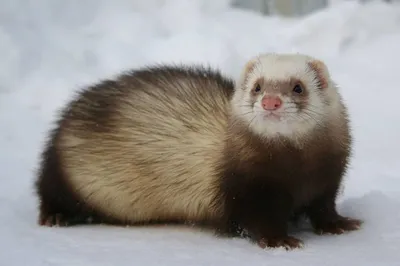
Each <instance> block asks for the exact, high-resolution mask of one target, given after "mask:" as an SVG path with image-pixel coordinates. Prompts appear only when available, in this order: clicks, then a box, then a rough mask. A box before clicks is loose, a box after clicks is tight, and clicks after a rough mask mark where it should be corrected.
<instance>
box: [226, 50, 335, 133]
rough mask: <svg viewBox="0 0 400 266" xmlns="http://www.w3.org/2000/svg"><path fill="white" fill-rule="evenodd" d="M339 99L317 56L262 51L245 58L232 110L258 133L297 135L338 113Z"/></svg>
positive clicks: (325, 69)
mask: <svg viewBox="0 0 400 266" xmlns="http://www.w3.org/2000/svg"><path fill="white" fill-rule="evenodd" d="M340 100H341V99H340V95H339V94H338V91H337V88H336V87H335V85H334V83H333V82H332V81H331V79H330V75H329V72H328V69H327V67H326V65H325V64H324V63H323V62H322V61H320V60H318V59H315V58H312V57H310V56H307V55H302V54H263V55H260V56H257V57H255V58H253V59H251V60H250V61H249V62H248V63H247V64H246V66H245V68H244V70H243V72H242V75H241V78H240V79H239V80H238V82H237V84H236V89H235V93H234V96H233V99H232V109H233V110H232V111H233V115H234V117H235V119H238V120H240V121H242V122H243V123H244V124H246V125H247V126H248V127H249V129H250V130H252V131H253V132H255V133H257V134H258V135H261V136H263V137H267V138H273V137H275V136H285V137H289V138H298V137H301V136H306V135H308V133H309V132H310V131H311V130H313V129H315V128H316V127H318V126H322V125H324V124H326V123H325V122H326V121H327V120H328V119H331V118H332V116H335V115H336V116H339V115H340V114H339V113H340V107H341V101H340Z"/></svg>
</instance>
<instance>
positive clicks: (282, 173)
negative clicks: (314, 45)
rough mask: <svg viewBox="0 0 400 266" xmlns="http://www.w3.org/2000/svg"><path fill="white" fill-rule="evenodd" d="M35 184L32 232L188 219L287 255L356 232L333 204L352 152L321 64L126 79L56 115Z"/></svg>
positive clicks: (275, 61)
mask: <svg viewBox="0 0 400 266" xmlns="http://www.w3.org/2000/svg"><path fill="white" fill-rule="evenodd" d="M55 124H56V126H55V127H54V128H53V129H52V130H51V132H50V133H49V138H48V141H47V143H46V145H45V149H44V150H43V152H42V155H41V161H40V167H39V169H38V175H37V179H36V183H35V188H36V192H37V195H38V197H39V201H40V204H39V205H40V206H39V219H38V220H39V221H38V222H39V224H40V225H43V226H57V225H58V226H71V225H78V224H85V223H106V224H114V225H117V224H120V225H139V224H141V225H146V224H152V223H156V224H157V223H166V224H168V223H194V224H198V225H199V226H201V225H204V226H205V227H209V228H212V229H213V231H214V232H215V234H216V235H217V236H228V237H235V236H238V235H240V236H243V235H246V236H247V237H248V239H250V241H251V242H252V243H255V244H258V245H259V246H260V247H262V248H278V247H283V248H286V249H287V250H289V249H295V248H301V247H303V245H304V243H303V241H302V240H301V239H299V238H296V237H294V236H293V235H291V234H289V233H288V226H289V225H290V222H291V221H292V219H293V217H298V216H299V215H303V216H305V217H307V218H308V219H309V221H310V224H311V225H312V227H313V228H314V230H315V232H316V233H318V234H323V233H333V234H342V233H344V232H346V231H353V230H358V229H359V228H360V226H361V224H362V220H360V219H355V218H350V217H344V216H342V215H340V214H339V213H338V211H337V209H336V205H335V201H336V197H337V194H338V191H339V188H340V187H341V184H342V180H343V178H344V176H345V174H346V170H347V168H348V165H349V161H350V157H351V151H352V146H351V144H352V135H351V130H350V120H349V116H348V111H347V108H346V105H345V104H344V101H343V100H342V96H341V95H340V94H339V91H338V87H337V85H336V84H335V82H334V81H333V80H332V79H331V77H330V73H329V71H328V68H327V66H326V64H325V63H324V62H323V61H322V60H320V59H317V58H314V57H311V56H309V55H305V54H277V53H264V54H259V55H256V56H254V57H253V58H250V59H249V60H248V61H247V62H246V63H245V65H244V66H243V69H242V70H241V73H240V75H239V77H238V78H237V79H233V78H231V77H228V76H227V75H225V74H222V72H221V71H220V70H217V69H214V68H211V67H210V66H207V67H206V66H204V65H200V64H199V65H189V64H186V65H185V64H180V65H179V64H175V65H174V64H170V65H167V64H158V65H151V66H145V67H143V68H138V69H133V70H132V69H131V70H128V71H125V72H123V73H120V74H118V75H116V76H114V77H113V78H109V79H103V80H101V81H98V82H97V83H95V84H94V85H91V86H87V87H85V88H84V89H82V90H81V91H79V92H78V93H77V94H76V95H75V97H74V98H73V99H72V100H71V101H70V102H69V103H68V105H67V106H66V107H65V108H64V109H62V110H61V112H60V114H59V118H58V120H57V121H56V123H55Z"/></svg>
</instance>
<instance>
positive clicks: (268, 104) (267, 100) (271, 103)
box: [261, 96, 282, 111]
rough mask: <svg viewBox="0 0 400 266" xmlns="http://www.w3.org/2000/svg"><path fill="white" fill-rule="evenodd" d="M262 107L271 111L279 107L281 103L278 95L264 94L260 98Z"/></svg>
mask: <svg viewBox="0 0 400 266" xmlns="http://www.w3.org/2000/svg"><path fill="white" fill-rule="evenodd" d="M261 104H262V107H263V108H264V109H265V110H268V111H273V110H276V109H278V108H279V107H281V105H282V100H281V99H280V98H279V97H276V96H265V97H264V98H263V99H262V100H261Z"/></svg>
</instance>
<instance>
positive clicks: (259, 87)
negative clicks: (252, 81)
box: [254, 84, 261, 92]
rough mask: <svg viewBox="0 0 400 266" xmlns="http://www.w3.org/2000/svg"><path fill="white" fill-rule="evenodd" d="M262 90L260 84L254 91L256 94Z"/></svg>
mask: <svg viewBox="0 0 400 266" xmlns="http://www.w3.org/2000/svg"><path fill="white" fill-rule="evenodd" d="M260 90H261V86H260V84H257V85H256V88H255V89H254V91H255V92H259V91H260Z"/></svg>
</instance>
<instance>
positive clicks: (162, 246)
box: [0, 0, 400, 266]
mask: <svg viewBox="0 0 400 266" xmlns="http://www.w3.org/2000/svg"><path fill="white" fill-rule="evenodd" d="M399 47H400V4H399V3H392V4H387V3H384V2H383V1H368V3H359V2H357V1H343V0H334V1H331V5H330V6H329V7H328V8H326V9H322V10H319V11H315V12H313V13H312V14H309V15H307V16H305V17H301V18H283V17H279V16H276V15H274V16H263V15H261V14H260V13H258V12H255V11H251V10H242V9H237V8H232V7H231V5H230V1H228V0H192V1H189V0H170V1H162V0H147V1H145V0H80V1H77V0H69V1H66V0H65V1H62V0H36V1H31V0H0V166H1V168H2V169H3V170H2V173H1V174H0V208H1V212H0V265H4V266H6V265H7V266H12V265H25V264H26V263H27V265H31V266H38V265H46V266H47V265H57V266H58V265H60V266H61V265H74V266H80V265H85V266H89V265H96V266H100V265H120V266H122V265H135V266H136V265H227V264H229V265H243V264H247V265H287V266H290V265H356V264H360V265H399V261H400V225H399V222H398V221H399V219H400V213H399V211H398V210H399V209H400V164H399V162H400V155H399V150H400V140H399V136H400V114H399V113H400V105H399V103H398V102H399V97H400V87H399V86H400V85H399V82H398V79H397V78H398V77H399V76H398V75H399V74H400V72H399V71H400V69H399V66H398V65H399V62H400V50H399ZM269 51H275V52H305V53H309V54H311V55H313V56H317V57H320V58H321V59H323V60H326V62H327V64H328V66H329V67H330V69H331V72H332V75H333V77H334V78H335V79H336V81H337V83H339V85H340V90H341V92H342V94H343V96H344V98H345V100H346V102H347V104H348V105H349V109H350V112H351V117H352V121H353V131H354V135H355V139H356V143H355V150H354V151H355V153H354V158H353V160H352V165H351V169H350V171H349V174H348V176H347V178H346V187H345V190H344V191H343V195H342V196H341V198H340V202H339V207H340V210H341V211H342V212H343V213H345V214H349V215H352V216H356V217H360V218H362V219H364V220H365V226H364V228H363V229H362V230H361V231H359V232H355V233H352V234H349V235H343V236H339V237H336V236H325V237H320V236H315V235H313V234H312V233H310V232H304V233H302V234H301V236H300V237H301V238H303V239H304V240H305V242H306V247H305V249H304V250H302V251H294V252H289V253H288V252H284V251H280V250H274V251H264V250H260V249H259V248H258V247H255V246H251V245H250V244H249V243H248V242H247V241H245V240H237V239H235V240H226V239H224V240H220V239H215V238H214V237H212V236H210V235H208V234H205V233H201V232H197V231H196V230H189V229H184V230H182V229H179V230H177V229H175V228H168V227H167V228H157V229H154V228H116V227H103V226H98V227H74V228H64V229H62V228H40V227H38V226H37V224H36V217H37V209H36V204H37V202H36V198H35V196H34V194H33V190H32V182H33V178H34V170H35V168H36V167H37V160H38V154H39V151H40V149H41V147H42V144H43V142H44V140H45V133H46V132H47V130H48V129H49V127H50V125H51V122H52V121H53V119H54V118H55V114H56V111H57V110H58V108H60V107H61V106H63V104H65V103H66V101H67V100H68V99H69V97H70V96H71V94H72V93H73V92H74V90H76V89H78V88H80V87H82V86H84V85H86V84H89V83H91V82H95V81H97V80H98V79H99V78H103V77H109V76H112V75H114V74H116V73H118V71H121V70H124V69H126V68H134V67H140V66H143V65H147V64H151V63H160V62H186V63H191V62H195V63H205V64H209V65H212V66H216V67H219V68H220V69H222V70H223V71H224V72H225V73H226V74H229V75H232V76H234V75H237V74H238V71H239V70H240V67H241V65H242V64H243V63H244V62H245V61H246V60H247V59H248V58H249V57H250V56H253V55H255V54H257V53H261V52H269Z"/></svg>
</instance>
